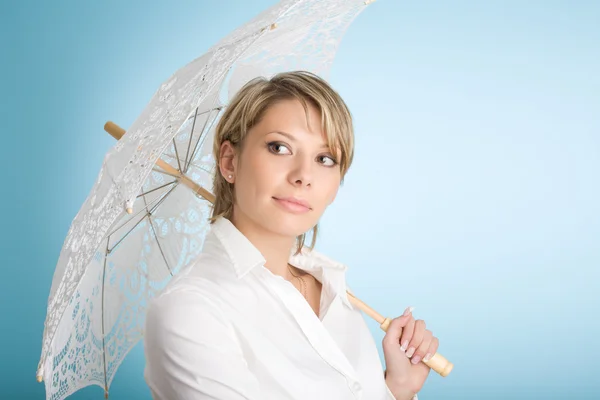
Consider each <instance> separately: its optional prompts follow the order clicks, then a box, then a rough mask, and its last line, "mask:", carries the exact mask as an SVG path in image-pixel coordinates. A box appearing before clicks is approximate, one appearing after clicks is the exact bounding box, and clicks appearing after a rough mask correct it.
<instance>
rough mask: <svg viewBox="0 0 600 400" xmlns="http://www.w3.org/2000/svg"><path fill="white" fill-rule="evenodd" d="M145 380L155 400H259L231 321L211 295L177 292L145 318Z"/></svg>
mask: <svg viewBox="0 0 600 400" xmlns="http://www.w3.org/2000/svg"><path fill="white" fill-rule="evenodd" d="M144 352H145V356H146V368H145V371H144V377H145V379H146V382H147V384H148V386H149V387H150V390H151V392H152V395H153V397H154V399H155V400H167V399H168V400H183V399H185V400H208V399H211V400H217V399H228V400H229V399H230V400H259V399H263V398H264V397H263V396H262V395H261V394H260V388H259V384H258V381H257V380H256V378H255V377H254V375H253V374H252V373H251V371H250V370H249V369H248V365H247V363H246V361H245V359H244V355H243V353H242V351H241V347H240V345H239V342H238V341H237V338H236V336H235V334H234V331H233V328H232V327H231V325H230V324H229V322H228V321H227V320H226V319H225V318H224V317H223V316H222V314H221V313H220V311H219V309H218V307H217V306H216V305H215V304H214V303H213V302H212V301H210V300H208V299H207V298H206V296H204V295H202V294H201V293H198V292H194V291H193V290H175V291H174V292H170V293H166V294H163V295H162V296H160V297H158V298H155V299H154V301H152V302H151V303H150V306H149V308H148V312H147V314H146V322H145V332H144Z"/></svg>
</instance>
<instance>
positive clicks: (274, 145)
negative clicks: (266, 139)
mask: <svg viewBox="0 0 600 400" xmlns="http://www.w3.org/2000/svg"><path fill="white" fill-rule="evenodd" d="M268 147H269V150H270V151H271V153H275V154H291V153H292V152H291V151H290V149H288V148H287V146H286V145H284V144H282V143H279V142H271V143H269V144H268Z"/></svg>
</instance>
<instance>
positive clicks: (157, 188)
mask: <svg viewBox="0 0 600 400" xmlns="http://www.w3.org/2000/svg"><path fill="white" fill-rule="evenodd" d="M176 182H177V181H176V180H175V181H172V182H167V183H165V184H164V185H161V186H159V187H156V188H154V189H152V190H149V191H147V192H142V193H140V194H138V195H137V196H136V199H137V198H138V197H140V196H145V195H147V194H150V193H152V192H154V191H156V190H159V189H162V188H164V187H165V186H168V185H172V184H174V183H176ZM145 201H146V198H144V202H145Z"/></svg>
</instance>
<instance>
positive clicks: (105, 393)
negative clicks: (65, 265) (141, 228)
mask: <svg viewBox="0 0 600 400" xmlns="http://www.w3.org/2000/svg"><path fill="white" fill-rule="evenodd" d="M109 242H110V235H108V236H107V237H106V252H105V253H104V268H103V271H102V305H101V309H102V359H103V364H104V395H105V397H108V376H107V375H106V340H105V334H104V288H105V281H106V260H107V259H108V254H109V251H108V243H109Z"/></svg>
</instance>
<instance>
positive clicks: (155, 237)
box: [148, 214, 173, 276]
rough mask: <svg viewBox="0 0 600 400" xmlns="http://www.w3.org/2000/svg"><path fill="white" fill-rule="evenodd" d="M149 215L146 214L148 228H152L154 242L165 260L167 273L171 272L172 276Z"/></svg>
mask: <svg viewBox="0 0 600 400" xmlns="http://www.w3.org/2000/svg"><path fill="white" fill-rule="evenodd" d="M150 216H151V214H148V221H150V228H152V232H153V233H154V240H156V244H157V245H158V250H160V255H161V256H162V258H163V260H164V261H165V265H166V266H167V269H168V270H169V274H171V276H173V271H172V270H171V267H169V263H168V262H167V258H166V257H165V253H164V252H163V249H162V246H161V245H160V240H158V235H157V234H156V230H155V229H154V224H153V223H152V218H150Z"/></svg>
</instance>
